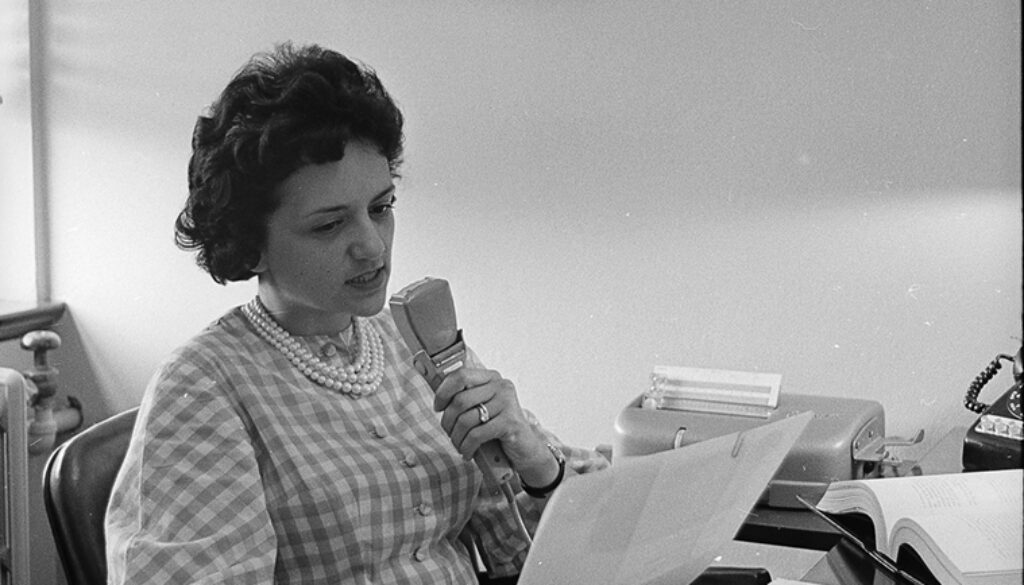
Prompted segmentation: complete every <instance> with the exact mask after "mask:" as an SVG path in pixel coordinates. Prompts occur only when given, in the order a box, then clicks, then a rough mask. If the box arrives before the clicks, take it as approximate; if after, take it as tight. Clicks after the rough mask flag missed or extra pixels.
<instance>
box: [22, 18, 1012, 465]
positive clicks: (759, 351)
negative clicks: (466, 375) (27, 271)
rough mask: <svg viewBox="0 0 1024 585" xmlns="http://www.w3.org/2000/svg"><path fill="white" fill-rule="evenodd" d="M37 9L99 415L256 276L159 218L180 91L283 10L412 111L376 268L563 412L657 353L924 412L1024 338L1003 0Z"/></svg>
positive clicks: (57, 186)
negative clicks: (214, 275) (438, 280)
mask: <svg viewBox="0 0 1024 585" xmlns="http://www.w3.org/2000/svg"><path fill="white" fill-rule="evenodd" d="M32 26H33V27H35V30H36V31H37V33H38V34H39V37H40V38H41V39H42V44H41V48H40V49H38V50H39V54H38V56H39V58H41V59H43V63H42V71H43V72H44V75H45V77H44V80H43V87H44V91H43V93H42V94H40V95H39V96H37V97H38V98H39V99H42V100H44V103H45V107H46V109H45V113H46V116H45V127H43V128H37V129H36V131H42V132H45V133H46V144H47V151H46V153H45V162H46V165H47V169H48V171H47V177H46V183H45V192H46V193H47V198H48V206H49V210H50V216H51V217H50V221H49V225H48V226H47V227H48V228H49V231H50V238H51V239H50V248H51V250H52V258H51V277H52V296H53V298H54V299H56V300H60V301H64V302H66V303H68V306H69V314H70V315H71V317H67V318H66V320H67V319H70V321H69V322H68V323H69V325H68V324H66V325H65V327H66V328H68V329H70V330H69V331H67V334H69V335H71V336H72V337H74V338H75V339H76V342H75V345H76V346H77V347H80V348H81V351H82V352H83V354H84V355H83V356H81V358H79V357H72V356H69V357H66V358H63V359H66V360H67V361H69V362H74V363H75V364H76V365H75V366H74V367H72V368H71V369H70V371H69V368H65V370H64V371H65V373H67V374H69V376H72V377H71V378H68V380H69V382H68V384H69V386H74V385H75V384H80V385H82V386H86V387H89V388H95V393H96V394H98V395H97V396H94V397H92V398H93V400H92V402H91V404H89V403H87V404H86V409H87V417H88V418H89V419H90V420H95V419H96V418H99V417H101V416H104V415H106V414H110V413H112V412H114V411H116V410H121V409H124V408H128V407H130V406H133V405H134V404H136V403H138V401H139V399H140V397H141V393H142V390H143V388H144V386H145V384H146V381H147V379H148V378H149V376H150V375H151V373H152V372H153V370H154V369H155V368H156V366H157V364H158V362H159V361H160V360H161V359H162V358H163V357H164V356H165V355H166V354H167V353H168V352H169V351H170V350H171V349H172V348H173V347H175V346H176V345H178V344H180V343H182V342H183V341H184V340H185V339H187V338H188V337H189V336H191V335H192V334H194V333H196V332H197V331H198V330H199V329H200V328H201V327H203V326H204V325H205V324H207V323H208V322H210V321H211V320H213V319H215V318H216V317H217V316H219V315H220V314H221V313H222V312H224V311H225V310H227V309H228V308H230V307H231V306H233V305H235V304H239V303H242V302H245V301H246V300H248V299H249V298H250V297H251V296H252V295H253V294H254V290H255V285H254V283H241V284H234V285H230V286H227V287H220V286H218V285H216V284H214V283H213V282H212V281H211V280H210V279H209V278H208V277H207V276H206V275H205V274H204V273H202V272H201V271H200V270H199V269H198V268H197V267H196V266H195V265H194V263H193V260H192V258H191V257H190V255H188V254H186V253H184V252H182V251H179V250H178V249H176V248H175V247H174V244H173V239H172V224H173V221H174V218H175V216H176V214H177V213H178V211H179V210H180V208H181V205H182V203H183V201H184V199H185V196H186V173H185V168H186V164H187V160H188V156H189V152H190V151H189V140H190V136H191V129H192V125H193V123H194V121H195V117H196V115H197V114H198V113H199V112H200V111H201V110H202V109H203V107H204V106H206V105H207V104H208V103H209V102H210V101H212V100H213V99H214V98H215V97H216V96H217V94H218V92H219V91H220V90H221V88H222V87H223V85H224V84H225V83H226V82H227V80H228V78H229V77H230V76H231V74H232V73H233V72H234V71H236V70H237V69H238V67H239V66H240V65H241V64H242V62H243V61H244V60H245V59H246V58H247V57H248V56H249V55H250V54H251V53H252V52H254V51H257V50H263V49H267V48H269V47H270V46H271V45H272V44H273V43H275V42H278V41H283V40H287V39H294V40H295V41H297V42H319V43H322V44H324V45H327V46H329V47H332V48H335V49H338V50H340V51H342V52H344V53H346V54H348V55H350V56H352V57H355V58H358V59H360V60H363V61H365V62H367V63H369V64H370V65H372V66H373V67H374V68H376V69H377V71H378V73H379V74H380V75H381V77H382V78H383V80H384V81H385V83H386V85H387V86H388V87H389V89H390V90H391V92H392V93H393V95H394V96H395V98H396V99H397V101H398V102H399V104H400V105H401V106H402V108H403V110H404V112H405V114H406V116H407V120H408V123H407V149H406V160H407V163H406V165H405V166H404V169H403V174H404V179H403V180H402V182H401V183H400V186H399V192H398V200H399V203H398V211H397V213H398V235H397V237H396V245H395V252H394V258H395V269H394V273H393V278H392V291H395V290H398V288H400V287H401V286H404V285H405V284H406V283H408V282H410V281H412V280H415V279H418V278H420V277H422V276H425V275H431V276H439V277H444V278H447V279H448V280H449V281H450V282H451V284H452V288H453V291H454V294H455V298H456V306H457V310H458V313H459V319H460V323H461V325H462V326H463V328H464V330H465V335H466V338H467V340H468V342H469V343H470V344H471V345H472V346H473V347H474V348H475V349H476V351H477V352H478V353H479V354H480V355H481V356H482V358H483V359H484V361H485V362H486V363H487V364H488V365H490V366H491V367H494V368H496V369H499V370H501V371H502V372H503V373H504V374H505V375H506V376H507V377H509V378H511V379H512V380H513V381H515V382H516V384H517V386H518V388H519V391H520V395H521V400H522V402H523V403H524V405H526V406H527V407H528V408H530V409H531V410H533V411H534V412H536V413H537V414H538V416H539V417H540V418H541V419H542V420H543V421H544V422H545V424H546V425H547V426H549V427H550V428H552V429H553V430H554V431H555V432H557V433H558V434H560V435H561V436H562V438H563V439H565V440H568V441H569V442H573V443H577V444H581V445H585V446H592V445H595V444H598V443H610V442H612V439H613V422H614V419H615V417H616V415H617V414H618V412H619V411H620V410H621V409H622V408H623V407H624V406H625V405H626V403H627V402H628V401H629V400H630V399H632V398H633V397H635V396H636V395H637V394H639V393H640V392H642V391H643V390H644V389H645V387H646V386H647V385H648V376H649V373H650V371H651V368H652V367H653V366H655V365H659V364H667V365H685V366H694V367H708V368H725V369H735V370H749V371H764V372H777V373H781V374H782V376H783V392H794V393H796V392H799V393H816V394H823V395H830V396H850V397H863V398H870V399H874V400H878V401H880V402H881V403H882V404H883V405H884V407H885V410H886V414H887V418H888V425H887V426H888V430H889V432H890V434H910V433H912V432H913V431H915V430H916V429H917V428H922V427H923V428H926V432H927V437H928V440H935V439H937V438H938V436H940V435H941V434H942V433H943V432H945V431H947V430H948V429H949V428H951V427H952V426H955V425H965V424H968V423H969V422H970V421H971V420H973V415H972V414H971V413H969V412H967V411H966V410H965V409H964V408H963V407H962V406H961V400H962V397H963V394H964V391H965V389H966V388H967V386H968V384H969V383H970V382H971V380H972V379H973V378H974V376H975V375H976V374H977V373H978V371H980V370H981V369H982V368H983V367H984V366H985V365H986V364H987V363H988V362H989V360H991V359H992V358H993V357H994V356H995V355H996V354H997V353H1000V352H1007V353H1012V352H1014V351H1016V349H1017V348H1018V347H1019V346H1020V344H1021V171H1020V156H1021V148H1020V144H1021V142H1020V122H1021V118H1020V105H1021V104H1020V98H1021V96H1020V81H1021V79H1020V71H1021V70H1020V65H1021V63H1020V7H1019V4H1018V3H1017V2H1010V1H999V2H924V1H907V2H891V1H868V2H844V3H822V2H796V1H787V2H704V3H697V2H644V3H633V2H529V1H528V2H515V3H499V2H460V1H441V2H413V1H409V2H357V1H337V0H331V1H304V2H271V1H267V0H257V1H251V0H246V1H240V0H236V1H222V2H207V1H203V2H199V1H195V0H191V1H190V0H183V1H178V2H157V1H138V0H132V1H126V0H123V1H101V2H96V1H85V0H78V1H74V0H62V1H57V2H46V3H40V5H39V14H38V17H37V20H36V21H35V22H33V23H32ZM4 107H7V106H6V105H5V106H4ZM5 197H7V195H6V194H5ZM4 270H5V274H4V275H3V276H4V277H5V278H6V277H7V276H8V275H7V274H6V270H7V267H6V266H5V267H4ZM75 375H77V376H78V377H79V380H78V381H77V382H76V381H74V380H73V377H74V376H75ZM1006 376H1008V374H1007V375H1006ZM1009 383H1010V382H1009V378H1008V377H1004V378H999V379H997V381H996V382H993V385H994V386H996V387H998V391H997V390H996V389H992V390H989V391H987V392H991V395H989V394H987V393H986V394H985V395H983V398H986V397H987V396H990V397H991V398H994V396H995V395H997V394H998V393H999V392H1000V391H1001V390H1003V389H1005V388H1006V387H1008V386H1009ZM90 393H92V391H91V390H90Z"/></svg>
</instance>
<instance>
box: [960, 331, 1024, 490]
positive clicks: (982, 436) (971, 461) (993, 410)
mask: <svg viewBox="0 0 1024 585" xmlns="http://www.w3.org/2000/svg"><path fill="white" fill-rule="evenodd" d="M1002 361H1009V362H1013V381H1014V384H1013V386H1011V387H1010V389H1009V390H1007V391H1006V392H1005V393H1003V395H1002V396H1000V397H999V399H998V400H996V401H995V402H993V403H992V404H991V405H988V404H984V403H982V402H979V401H978V394H979V393H980V392H981V389H982V388H983V387H984V386H985V384H987V383H988V382H989V380H991V379H992V378H993V377H995V375H996V372H998V371H999V369H1000V368H1001V367H1002V363H1001V362H1002ZM1022 372H1024V366H1022V363H1021V350H1020V349H1018V350H1017V355H1016V356H1013V357H1011V356H1008V355H1006V354H1000V355H997V356H996V357H995V359H993V360H992V362H991V363H989V365H988V366H987V367H986V368H985V369H984V370H982V372H981V373H980V374H978V376H977V377H976V378H975V379H974V382H972V383H971V386H970V388H969V389H968V390H967V395H966V396H965V397H964V407H966V408H967V409H968V410H971V411H973V412H976V413H978V414H980V415H981V416H980V417H978V420H977V421H975V423H974V425H972V426H971V428H970V429H968V430H967V436H966V437H964V452H963V466H964V470H965V471H980V470H985V469H1012V468H1019V467H1021V445H1022V444H1024V430H1022V429H1024V421H1022V420H1021V419H1022V417H1021V377H1022Z"/></svg>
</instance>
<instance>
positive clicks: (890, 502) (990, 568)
mask: <svg viewBox="0 0 1024 585" xmlns="http://www.w3.org/2000/svg"><path fill="white" fill-rule="evenodd" d="M1021 494H1022V471H1021V470H1020V469H1008V470H1001V471H979V472H972V473H954V474H942V475H922V476H909V477H888V478H877V479H860V480H847V481H837V482H834V483H832V484H831V485H829V487H828V489H827V490H826V492H825V495H824V496H822V498H821V500H820V501H819V502H818V504H817V508H818V510H820V511H822V512H826V513H828V514H829V515H830V517H831V518H832V519H834V520H836V521H837V523H838V524H840V525H841V526H842V527H843V528H846V529H847V530H849V531H850V532H852V533H854V534H855V535H856V536H858V537H859V538H860V540H861V543H862V544H863V545H864V546H866V547H867V548H868V549H869V550H874V551H876V552H877V553H880V554H881V555H883V556H884V557H886V558H887V559H888V560H889V561H892V562H894V563H895V565H896V567H899V568H900V569H904V570H906V571H907V572H908V573H910V574H914V573H915V570H913V569H907V567H914V566H920V565H924V567H925V568H926V569H927V570H928V572H930V573H931V576H933V577H934V578H935V580H937V581H938V582H939V583H941V584H942V585H954V584H964V585H967V584H969V585H990V584H991V585H1002V584H1007V585H1011V584H1012V585H1020V584H1021V568H1022V564H1024V562H1022V559H1024V552H1022V548H1021V546H1022V544H1021V540H1022V538H1021V533H1022V530H1024V528H1022V526H1024V524H1022V523H1024V517H1022V506H1021V500H1022V497H1021ZM866 519H869V520H870V523H865V520H866ZM872 526H873V530H872V529H871V528H872Z"/></svg>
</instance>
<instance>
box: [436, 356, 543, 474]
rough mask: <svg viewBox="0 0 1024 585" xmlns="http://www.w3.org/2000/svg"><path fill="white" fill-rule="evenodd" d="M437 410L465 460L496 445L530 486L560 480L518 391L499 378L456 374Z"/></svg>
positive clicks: (441, 392) (470, 370)
mask: <svg viewBox="0 0 1024 585" xmlns="http://www.w3.org/2000/svg"><path fill="white" fill-rule="evenodd" d="M434 410H436V411H438V412H441V413H442V415H441V426H442V427H443V428H444V431H445V432H446V433H448V436H449V437H450V438H451V441H452V444H453V445H455V448H456V449H457V450H458V451H459V453H461V454H462V456H463V457H464V458H466V459H470V458H472V457H473V456H474V455H475V454H476V452H477V449H479V448H480V445H482V444H484V443H486V442H487V441H491V440H497V441H499V442H500V443H501V449H502V450H503V451H504V452H505V455H506V456H507V457H508V459H509V462H510V463H511V464H512V467H513V468H515V470H516V472H517V473H518V474H519V476H520V478H522V480H523V481H524V482H526V483H527V484H529V485H534V486H542V485H547V484H549V483H551V482H552V481H554V479H555V477H556V476H557V474H558V463H557V461H556V460H555V458H554V457H553V456H552V454H551V452H550V451H549V450H548V448H547V445H546V444H545V442H544V439H543V438H542V437H541V436H540V435H539V434H538V433H537V432H535V431H534V429H533V427H532V426H531V425H530V423H529V421H528V420H527V418H526V415H525V414H524V413H523V409H522V407H520V406H519V398H518V397H517V396H516V389H515V386H514V385H513V384H512V382H511V381H509V380H507V379H505V378H503V377H502V376H501V374H499V373H498V372H496V371H494V370H487V369H483V368H474V367H469V366H467V367H463V368H460V369H458V370H456V371H454V372H452V373H451V374H449V375H448V376H447V377H446V378H445V379H444V381H443V382H442V383H441V385H440V386H439V387H438V389H437V392H436V394H435V395H434Z"/></svg>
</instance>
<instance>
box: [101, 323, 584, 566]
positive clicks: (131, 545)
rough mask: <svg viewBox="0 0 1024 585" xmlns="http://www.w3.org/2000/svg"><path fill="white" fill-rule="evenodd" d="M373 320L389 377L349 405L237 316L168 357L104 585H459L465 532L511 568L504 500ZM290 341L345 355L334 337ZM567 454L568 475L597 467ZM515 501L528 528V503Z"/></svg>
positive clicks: (122, 477)
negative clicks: (460, 449) (455, 443)
mask: <svg viewBox="0 0 1024 585" xmlns="http://www.w3.org/2000/svg"><path fill="white" fill-rule="evenodd" d="M371 321H372V322H373V324H374V326H375V327H376V328H377V330H378V331H380V333H381V335H382V337H383V340H384V346H385V358H386V361H387V364H388V367H387V368H386V370H385V375H384V380H383V382H382V383H381V385H380V388H378V390H377V391H376V392H375V393H373V394H371V395H369V396H364V397H361V398H350V397H348V396H346V395H342V394H337V393H334V392H331V391H329V390H326V389H324V388H322V387H320V386H318V385H316V384H313V383H312V382H310V381H309V380H307V379H306V378H305V377H304V376H303V375H302V374H301V373H300V372H299V371H298V370H297V369H296V368H295V367H293V366H292V365H291V364H290V363H289V362H288V361H287V359H286V358H285V357H284V356H283V355H282V354H281V353H280V352H279V351H277V350H276V349H274V348H273V347H272V346H271V345H270V344H268V343H267V342H266V341H264V340H263V339H262V338H261V337H259V336H258V335H257V334H256V332H255V330H254V329H252V327H251V326H250V325H249V323H248V321H247V320H246V319H245V317H244V316H243V315H242V313H241V311H240V310H239V309H237V308H236V309H234V310H232V311H230V312H228V313H227V314H226V315H224V316H223V317H222V318H221V319H219V320H218V321H217V322H215V323H214V324H212V325H211V326H210V327H209V328H208V329H207V330H206V331H204V332H203V333H201V334H200V335H198V336H197V337H195V338H194V339H192V340H191V341H190V342H188V343H187V344H185V345H184V346H183V347H182V348H180V349H179V350H178V351H176V352H175V353H174V354H173V355H172V356H171V357H170V358H169V360H168V361H166V362H165V363H164V365H163V366H162V367H161V368H160V370H159V372H158V373H157V374H156V376H154V378H153V380H152V381H151V383H150V385H149V387H148V388H147V390H146V393H145V396H144V398H143V400H142V405H141V409H140V411H139V416H138V419H137V422H136V425H135V430H134V435H133V437H132V442H131V446H130V448H129V450H128V454H127V457H126V460H125V462H124V465H123V466H122V468H121V471H120V474H119V475H118V478H117V481H116V483H115V485H114V490H113V494H112V496H111V500H110V505H109V507H108V509H107V516H106V539H107V563H108V573H109V582H110V583H113V584H118V585H120V584H131V585H138V584H141V583H159V584H161V585H163V584H172V583H210V584H213V583H218V584H224V583H238V584H245V585H258V584H270V583H275V584H288V583H303V584H311V583H324V584H327V583H331V584H335V583H346V584H349V583H351V584H357V583H358V584H363V583H367V584H369V583H388V584H407V583H408V584H412V583H424V584H425V583H430V584H437V583H460V584H472V583H475V582H476V577H475V573H474V566H473V563H472V562H471V560H470V556H469V554H468V553H467V549H466V548H465V547H464V546H463V545H462V543H461V542H460V541H459V540H458V536H459V534H460V533H461V532H462V531H463V529H464V528H467V527H468V528H469V529H470V530H471V532H472V534H473V535H474V536H475V537H476V539H477V542H478V544H479V546H480V550H481V553H482V555H483V556H484V557H485V558H486V559H487V561H488V564H489V565H490V566H491V569H492V572H493V574H495V575H508V574H514V573H516V572H518V570H519V568H520V567H521V566H522V562H523V560H524V559H525V556H526V552H527V548H528V544H527V543H526V542H525V541H524V539H523V538H522V537H521V536H520V535H519V534H518V533H517V530H516V527H515V523H514V520H513V516H512V514H511V512H510V510H509V509H508V503H507V502H506V501H505V500H504V498H503V497H501V495H500V492H497V491H495V492H494V493H488V492H489V490H487V489H482V488H481V479H480V473H479V471H478V470H477V469H476V467H475V466H474V465H473V463H472V462H465V461H463V460H462V458H461V456H460V455H459V454H458V453H457V452H456V451H455V450H454V448H453V447H452V445H451V443H450V442H449V439H448V437H447V435H445V433H444V432H443V430H442V429H441V427H440V423H439V416H438V414H437V413H435V412H434V411H433V410H432V408H431V401H432V393H431V390H430V388H429V386H428V385H427V384H426V382H425V381H423V379H422V378H421V377H420V376H419V374H417V373H416V371H415V370H414V369H413V368H412V365H411V363H412V355H411V353H410V351H409V349H408V348H407V347H406V346H405V344H404V342H403V341H402V340H401V337H400V335H399V333H398V331H397V329H396V328H395V325H394V323H393V322H392V320H391V316H390V313H389V312H388V311H387V310H385V311H384V312H382V313H381V314H379V315H377V316H375V317H373V318H372V319H371ZM297 339H299V340H300V342H301V343H303V344H305V345H306V346H307V347H308V348H309V349H310V350H311V351H314V352H316V353H317V354H318V355H321V356H322V359H325V361H330V360H347V359H349V356H348V354H347V349H346V347H345V346H344V344H343V343H341V342H340V340H339V338H338V337H337V336H335V337H333V338H332V337H329V336H307V337H299V338H297ZM339 363H340V362H339ZM537 430H538V432H542V433H544V434H545V435H546V437H547V438H548V439H549V440H554V437H551V436H550V435H549V434H547V433H546V432H545V431H543V430H542V429H541V428H540V427H539V426H537ZM563 449H564V450H565V452H566V456H567V458H568V460H569V463H570V464H569V467H570V468H571V467H573V466H578V465H585V466H587V465H589V466H590V467H593V466H594V462H595V460H596V459H597V458H598V457H599V456H598V455H596V454H594V453H592V452H590V451H586V450H582V449H573V448H569V447H563ZM600 461H603V460H600ZM598 466H600V464H598ZM517 498H518V499H519V504H520V507H521V509H522V510H523V513H524V516H525V519H526V521H527V523H528V525H530V526H531V528H532V527H533V526H535V524H536V522H537V520H538V519H539V516H540V511H541V508H540V506H541V502H539V501H537V500H534V499H533V498H529V497H528V496H526V495H525V494H522V493H520V494H519V495H518V496H517Z"/></svg>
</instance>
